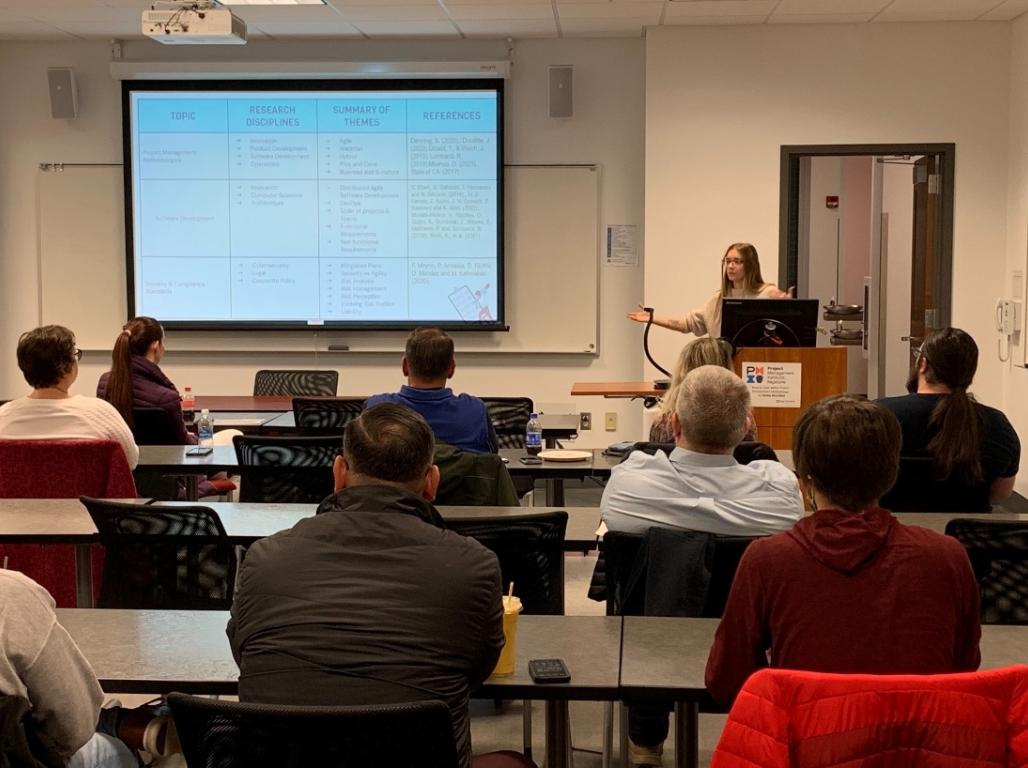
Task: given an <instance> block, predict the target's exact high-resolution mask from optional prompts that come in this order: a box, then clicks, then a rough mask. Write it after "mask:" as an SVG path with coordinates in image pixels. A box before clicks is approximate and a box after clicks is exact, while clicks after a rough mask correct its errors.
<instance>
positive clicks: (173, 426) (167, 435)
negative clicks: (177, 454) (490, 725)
mask: <svg viewBox="0 0 1028 768" xmlns="http://www.w3.org/2000/svg"><path fill="white" fill-rule="evenodd" d="M132 420H133V422H134V424H133V425H132V436H133V437H135V439H136V445H178V444H179V443H181V442H182V439H181V437H180V433H179V426H178V424H177V423H176V422H175V417H174V416H172V415H171V413H170V412H168V411H166V410H165V409H164V408H133V409H132Z"/></svg>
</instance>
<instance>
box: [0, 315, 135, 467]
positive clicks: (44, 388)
mask: <svg viewBox="0 0 1028 768" xmlns="http://www.w3.org/2000/svg"><path fill="white" fill-rule="evenodd" d="M81 357H82V351H81V350H79V349H77V348H76V347H75V334H73V333H72V332H71V331H69V330H68V329H67V328H65V327H63V326H60V325H44V326H43V327H41V328H35V329H33V330H31V331H27V332H26V333H23V334H22V335H21V338H19V339H18V367H19V368H20V369H21V372H22V374H23V375H24V376H25V381H27V382H28V383H29V385H30V386H31V387H32V391H31V392H30V393H29V394H28V395H27V396H25V397H22V398H18V399H17V400H12V401H11V402H9V403H7V404H6V405H4V406H2V407H0V438H2V439H5V440H47V439H54V440H61V439H71V440H115V441H116V442H118V443H120V444H121V448H122V450H123V451H124V452H125V458H126V459H127V460H128V465H129V468H130V469H135V467H136V464H138V463H139V448H138V447H136V441H135V439H134V438H133V437H132V431H131V430H130V429H129V427H128V425H127V424H126V423H125V420H124V419H123V418H122V417H121V414H119V413H118V411H117V410H115V408H114V406H112V405H111V404H110V403H108V402H106V401H104V400H99V399H97V398H95V397H84V396H82V395H72V394H69V391H68V390H69V389H70V388H71V385H72V384H74V383H75V379H76V378H78V375H79V359H80V358H81Z"/></svg>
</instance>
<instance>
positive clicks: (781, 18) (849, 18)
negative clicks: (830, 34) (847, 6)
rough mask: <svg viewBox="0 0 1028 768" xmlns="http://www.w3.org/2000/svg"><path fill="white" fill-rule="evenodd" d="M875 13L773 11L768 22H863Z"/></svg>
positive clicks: (869, 19)
mask: <svg viewBox="0 0 1028 768" xmlns="http://www.w3.org/2000/svg"><path fill="white" fill-rule="evenodd" d="M874 16H875V15H874V14H873V13H773V14H771V16H770V17H769V18H768V20H767V23H768V24H861V23H863V22H865V21H871V19H873V18H874Z"/></svg>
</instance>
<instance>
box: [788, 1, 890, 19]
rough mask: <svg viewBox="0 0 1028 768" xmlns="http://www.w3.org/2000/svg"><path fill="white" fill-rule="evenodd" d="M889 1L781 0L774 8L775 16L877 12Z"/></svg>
mask: <svg viewBox="0 0 1028 768" xmlns="http://www.w3.org/2000/svg"><path fill="white" fill-rule="evenodd" d="M890 2H891V0H782V2H781V3H779V4H778V7H777V8H775V16H777V15H779V14H794V13H810V14H823V15H828V14H836V13H838V14H840V15H846V14H858V13H878V11H880V10H882V8H884V7H885V6H887V5H888V4H889V3H890Z"/></svg>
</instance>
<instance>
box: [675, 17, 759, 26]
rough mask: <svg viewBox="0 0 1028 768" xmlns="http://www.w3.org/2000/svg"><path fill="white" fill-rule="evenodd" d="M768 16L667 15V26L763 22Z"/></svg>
mask: <svg viewBox="0 0 1028 768" xmlns="http://www.w3.org/2000/svg"><path fill="white" fill-rule="evenodd" d="M766 18H767V16H675V17H671V16H665V17H664V26H665V27H677V26H685V25H690V26H693V25H695V26H712V27H717V26H723V25H725V24H763V23H764V20H765V19H766Z"/></svg>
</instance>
